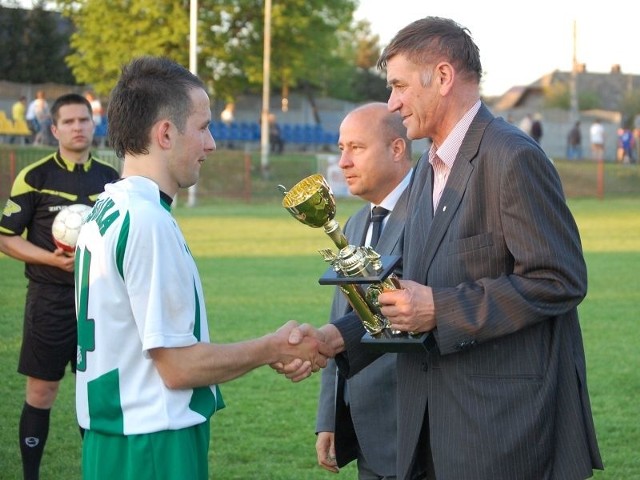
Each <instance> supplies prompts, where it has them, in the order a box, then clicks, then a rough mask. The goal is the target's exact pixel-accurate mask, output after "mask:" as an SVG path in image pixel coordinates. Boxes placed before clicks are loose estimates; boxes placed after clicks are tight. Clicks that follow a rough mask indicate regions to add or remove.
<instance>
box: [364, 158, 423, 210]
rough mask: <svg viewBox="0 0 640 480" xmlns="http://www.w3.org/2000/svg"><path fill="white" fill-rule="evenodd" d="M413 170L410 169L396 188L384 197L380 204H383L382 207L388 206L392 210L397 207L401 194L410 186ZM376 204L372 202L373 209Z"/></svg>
mask: <svg viewBox="0 0 640 480" xmlns="http://www.w3.org/2000/svg"><path fill="white" fill-rule="evenodd" d="M412 172H413V168H411V169H409V171H408V172H407V174H406V175H405V177H404V178H403V179H402V181H401V182H400V183H399V184H398V185H396V188H394V189H393V190H391V192H390V193H389V195H387V196H386V197H385V198H384V200H382V201H381V202H380V203H379V204H378V205H379V206H381V207H384V208H386V209H387V210H389V211H390V212H393V209H394V208H395V206H396V203H398V200H399V199H400V196H401V195H402V192H404V191H405V189H406V188H407V187H408V186H409V182H410V181H411V174H412ZM375 206H376V204H373V203H372V204H371V209H373V207H375Z"/></svg>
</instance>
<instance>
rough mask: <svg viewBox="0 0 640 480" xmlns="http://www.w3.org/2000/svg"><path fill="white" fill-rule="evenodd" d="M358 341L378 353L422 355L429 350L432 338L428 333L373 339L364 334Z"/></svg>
mask: <svg viewBox="0 0 640 480" xmlns="http://www.w3.org/2000/svg"><path fill="white" fill-rule="evenodd" d="M360 341H361V342H362V343H363V344H365V345H366V346H367V347H369V348H371V349H373V350H376V351H378V352H390V353H424V352H428V351H429V350H431V347H432V343H433V338H431V336H430V334H429V333H428V332H424V333H421V334H418V335H398V336H394V337H384V336H381V337H380V338H374V337H372V336H371V335H370V334H368V333H365V334H364V335H363V336H362V340H360Z"/></svg>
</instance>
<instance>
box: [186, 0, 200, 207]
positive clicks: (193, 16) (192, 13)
mask: <svg viewBox="0 0 640 480" xmlns="http://www.w3.org/2000/svg"><path fill="white" fill-rule="evenodd" d="M197 47H198V0H190V5H189V70H191V73H193V74H194V75H197V74H198V56H197V51H196V49H197ZM197 193H198V184H197V183H195V184H193V185H191V186H190V187H189V189H188V197H187V206H189V207H193V206H195V204H196V194H197Z"/></svg>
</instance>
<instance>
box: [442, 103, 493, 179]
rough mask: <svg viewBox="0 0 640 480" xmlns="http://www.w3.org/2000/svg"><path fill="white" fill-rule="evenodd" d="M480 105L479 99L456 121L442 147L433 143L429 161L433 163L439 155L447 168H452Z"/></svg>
mask: <svg viewBox="0 0 640 480" xmlns="http://www.w3.org/2000/svg"><path fill="white" fill-rule="evenodd" d="M480 105H481V102H480V100H478V101H477V102H476V103H475V104H474V105H473V107H471V108H470V109H469V110H467V113H465V114H464V115H463V116H462V118H461V119H460V120H458V123H456V126H455V127H453V130H451V132H449V135H447V138H445V140H444V142H442V145H440V147H438V148H436V146H435V144H433V143H432V144H431V148H430V149H429V163H431V164H432V165H433V159H434V158H435V156H436V155H437V156H438V157H439V158H440V160H442V161H443V162H444V164H445V165H446V166H447V168H448V169H449V170H451V167H453V162H455V160H456V156H457V155H458V151H459V150H460V147H461V146H462V141H463V140H464V137H465V135H466V134H467V130H469V126H470V125H471V122H472V121H473V119H474V117H475V116H476V114H477V113H478V110H480Z"/></svg>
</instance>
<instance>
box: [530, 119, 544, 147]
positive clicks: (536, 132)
mask: <svg viewBox="0 0 640 480" xmlns="http://www.w3.org/2000/svg"><path fill="white" fill-rule="evenodd" d="M542 134H543V131H542V116H541V115H540V114H539V113H536V114H535V115H534V117H533V122H532V123H531V138H533V139H534V140H535V141H536V143H538V144H539V143H540V140H542Z"/></svg>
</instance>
